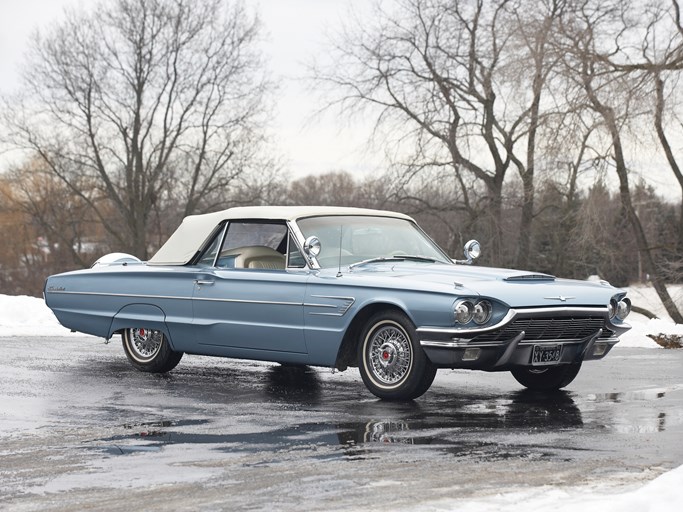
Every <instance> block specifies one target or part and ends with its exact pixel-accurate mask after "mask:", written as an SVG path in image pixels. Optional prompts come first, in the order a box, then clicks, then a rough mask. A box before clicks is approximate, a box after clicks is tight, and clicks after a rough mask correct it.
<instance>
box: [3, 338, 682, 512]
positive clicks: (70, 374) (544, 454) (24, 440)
mask: <svg viewBox="0 0 683 512" xmlns="http://www.w3.org/2000/svg"><path fill="white" fill-rule="evenodd" d="M0 347H1V349H2V359H1V360H0V461H1V462H0V509H3V510H5V509H6V510H13V511H14V510H17V511H22V510H73V509H84V508H88V507H89V508H93V509H107V510H110V509H111V510H116V509H120V510H135V509H144V510H173V509H187V510H240V509H242V510H243V509H254V510H260V509H268V510H271V509H284V510H291V509H302V510H303V509H305V510H338V509H375V510H396V509H411V508H414V507H419V506H422V507H427V508H429V507H433V509H439V507H442V506H446V505H448V503H449V501H448V500H452V499H456V498H458V499H462V500H467V499H473V498H477V497H482V496H487V495H491V494H496V493H498V492H504V491H510V490H518V489H519V488H520V487H522V488H527V487H528V486H544V485H550V486H554V487H560V488H562V487H572V486H583V485H589V486H590V485H594V484H599V485H600V486H605V487H606V488H608V489H610V488H622V487H623V486H629V485H630V486H634V485H637V484H639V483H641V482H644V481H646V480H648V479H652V478H654V477H656V476H657V475H659V474H661V473H662V472H664V471H667V470H669V469H672V468H674V467H677V466H679V465H681V464H683V442H681V439H683V350H679V351H665V350H654V349H626V348H623V349H620V348H616V349H614V350H613V351H612V353H611V354H610V355H609V356H608V357H607V358H606V359H605V360H603V361H596V362H591V363H587V364H586V365H584V368H583V369H582V371H581V373H580V374H579V376H578V377H577V379H576V381H574V383H573V384H572V385H570V386H569V388H568V389H567V391H566V392H562V393H559V394H555V395H550V396H547V395H542V394H536V393H530V392H525V391H523V390H522V388H520V386H519V385H518V384H517V383H516V382H515V381H514V379H513V378H512V377H511V376H510V375H509V374H507V373H503V374H486V373H480V372H476V373H474V372H467V371H452V370H441V371H440V372H439V374H438V375H437V379H436V381H435V383H434V385H433V386H432V388H431V390H430V391H428V392H427V394H426V395H425V396H424V397H422V398H420V399H418V400H416V401H415V402H412V403H387V402H382V401H379V400H376V399H375V398H374V397H373V396H372V395H370V394H369V393H368V392H367V391H366V390H365V388H364V386H363V384H362V382H361V380H360V376H359V375H358V373H357V372H356V371H355V370H349V371H347V372H344V373H335V374H333V373H331V371H330V370H327V369H321V368H304V369H300V368H285V367H281V366H279V365H272V364H261V363H254V362H249V361H237V360H226V359H214V358H203V357H188V356H186V357H185V358H184V359H183V361H182V362H181V363H180V365H179V366H178V368H177V369H176V370H174V371H173V372H171V373H170V374H168V375H164V376H158V375H149V374H144V373H140V372H138V371H136V370H134V369H133V368H132V367H131V366H130V365H129V364H128V362H127V360H126V358H125V356H124V355H123V350H122V348H121V345H120V342H119V341H118V339H115V340H114V341H113V342H112V343H111V344H109V345H104V344H103V342H102V341H101V340H98V339H95V338H88V337H73V338H57V339H50V338H0Z"/></svg>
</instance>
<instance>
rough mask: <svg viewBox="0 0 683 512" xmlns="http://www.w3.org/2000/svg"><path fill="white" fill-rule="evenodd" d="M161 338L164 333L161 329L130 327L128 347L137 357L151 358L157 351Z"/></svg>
mask: <svg viewBox="0 0 683 512" xmlns="http://www.w3.org/2000/svg"><path fill="white" fill-rule="evenodd" d="M163 339H164V335H163V334H162V333H161V331H156V330H154V329H146V328H145V327H136V328H134V329H130V341H131V343H130V348H131V350H133V351H134V352H135V353H136V354H137V355H138V356H139V357H142V358H145V359H149V358H152V357H154V356H155V355H156V353H157V352H159V349H160V348H161V342H162V341H163Z"/></svg>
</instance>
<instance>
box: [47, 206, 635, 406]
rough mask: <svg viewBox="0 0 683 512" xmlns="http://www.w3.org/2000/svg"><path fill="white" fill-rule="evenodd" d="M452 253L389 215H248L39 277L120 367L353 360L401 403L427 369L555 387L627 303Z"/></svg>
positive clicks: (210, 219) (276, 211) (65, 316)
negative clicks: (186, 361)
mask: <svg viewBox="0 0 683 512" xmlns="http://www.w3.org/2000/svg"><path fill="white" fill-rule="evenodd" d="M478 253H479V244H478V243H477V242H475V241H471V242H468V244H467V245H466V248H465V257H466V260H465V261H454V260H452V259H451V258H450V257H449V256H448V255H447V254H446V253H445V252H444V251H443V250H442V249H440V248H439V247H438V246H437V245H436V244H435V243H434V242H433V241H432V240H431V239H430V238H429V236H427V235H426V234H425V233H424V231H422V230H421V229H420V228H419V227H418V226H417V224H416V223H415V221H413V219H411V218H410V217H408V216H406V215H402V214H399V213H393V212H387V211H378V210H366V209H357V208H336V207H246V208H232V209H229V210H225V211H221V212H216V213H210V214H206V215H195V216H190V217H187V218H186V219H185V220H184V221H183V222H182V224H181V225H180V227H179V228H178V229H177V230H176V232H175V233H174V234H173V235H172V236H171V237H170V238H169V239H168V241H167V242H166V244H165V245H164V246H163V247H162V248H161V249H160V250H159V252H157V253H156V254H155V255H154V257H152V258H151V259H150V260H149V261H147V262H141V261H139V260H138V259H137V258H134V257H133V256H129V255H124V254H120V253H117V254H112V255H108V256H106V257H104V258H102V259H100V260H99V261H98V262H96V263H95V264H94V265H93V267H92V268H90V269H87V270H79V271H74V272H67V273H63V274H58V275H54V276H50V277H49V278H48V279H47V281H46V283H45V291H44V295H45V302H46V303H47V305H48V306H49V307H50V308H51V309H52V311H54V313H55V315H56V316H57V318H58V319H59V321H60V322H61V323H62V325H64V326H65V327H68V328H71V329H72V330H75V331H80V332H84V333H88V334H92V335H95V336H101V337H104V338H106V339H109V338H111V337H112V336H113V335H114V334H117V333H119V334H121V336H122V339H123V348H124V350H125V353H126V355H127V356H128V359H129V360H130V361H131V363H132V364H133V365H134V366H135V367H137V368H138V369H140V370H142V371H147V372H168V371H169V370H172V369H173V368H174V367H175V366H176V365H177V364H178V362H179V361H180V359H181V357H182V355H183V353H188V354H202V355H210V356H223V357H233V358H242V359H259V360H265V361H276V362H279V363H282V364H291V365H315V366H327V367H332V368H337V369H339V370H345V369H346V368H347V367H349V366H357V367H358V369H359V371H360V374H361V376H362V378H363V382H364V383H365V385H366V386H367V387H368V389H369V390H370V391H371V392H372V393H373V394H375V395H376V396H378V397H380V398H384V399H398V400H409V399H413V398H417V397H419V396H420V395H422V394H423V393H425V392H426V391H427V389H429V387H430V385H431V384H432V381H433V380H434V376H435V374H436V370H437V369H438V368H467V369H472V370H485V371H510V372H512V375H514V377H515V378H516V379H517V380H518V381H519V382H520V383H521V384H522V385H524V386H526V387H528V388H532V389H541V390H555V389H559V388H562V387H564V386H566V385H568V384H569V383H570V382H571V381H572V380H573V379H574V377H576V375H577V373H578V372H579V369H580V368H581V364H582V363H583V362H584V361H586V360H590V359H600V358H602V357H604V356H605V355H606V354H607V353H608V352H609V351H610V350H611V348H612V347H613V346H614V344H616V343H617V342H618V341H619V340H618V336H619V335H620V334H622V333H624V332H625V331H626V330H628V329H629V326H628V325H626V324H625V323H624V320H625V318H626V316H627V315H628V314H629V312H630V309H631V306H630V301H629V299H627V298H626V297H625V295H626V294H625V292H623V291H622V290H619V289H616V288H614V287H612V286H610V285H609V284H608V283H606V282H588V281H573V280H564V279H557V278H555V277H553V276H550V275H547V274H539V273H532V272H525V271H519V270H507V269H494V268H485V267H477V266H473V265H469V263H471V261H472V259H474V258H475V257H476V256H478Z"/></svg>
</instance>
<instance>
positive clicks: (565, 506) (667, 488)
mask: <svg viewBox="0 0 683 512" xmlns="http://www.w3.org/2000/svg"><path fill="white" fill-rule="evenodd" d="M416 510H419V511H422V512H427V511H429V512H436V511H451V510H457V511H458V512H513V511H518V510H524V512H546V511H547V510H552V511H553V512H571V511H576V510H585V511H598V510H599V511H600V512H679V511H680V510H683V466H679V467H677V468H676V469H674V470H672V471H669V472H667V473H664V474H663V475H660V476H659V477H658V478H655V479H654V480H652V481H651V482H648V483H647V484H645V485H640V486H639V487H635V488H627V489H623V488H617V489H612V490H611V491H610V490H605V489H604V488H603V487H601V486H600V484H596V486H594V487H570V488H558V487H553V486H547V487H532V488H529V489H524V488H521V489H520V490H518V491H514V492H507V493H501V494H497V495H495V496H490V497H487V498H482V499H479V500H477V499H474V500H472V499H468V500H443V501H441V502H430V503H429V505H428V506H424V507H418V508H417V509H416Z"/></svg>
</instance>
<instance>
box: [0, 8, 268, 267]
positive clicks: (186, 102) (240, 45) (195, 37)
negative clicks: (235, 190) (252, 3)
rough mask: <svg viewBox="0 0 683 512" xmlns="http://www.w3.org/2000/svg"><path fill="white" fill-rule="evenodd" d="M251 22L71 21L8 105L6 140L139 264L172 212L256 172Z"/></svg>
mask: <svg viewBox="0 0 683 512" xmlns="http://www.w3.org/2000/svg"><path fill="white" fill-rule="evenodd" d="M258 37H259V23H258V20H257V19H256V18H255V17H254V16H251V15H250V14H248V12H247V11H246V9H245V8H244V6H243V5H242V4H236V5H228V4H226V3H225V2H223V1H222V0H205V1H202V2H193V1H191V0H116V1H114V2H103V3H100V4H98V5H97V6H95V7H94V8H92V9H91V10H88V11H67V12H66V15H65V18H64V20H63V21H62V22H61V23H59V24H58V25H56V26H55V27H54V28H53V29H52V30H50V31H49V32H48V33H47V34H45V35H44V36H40V35H36V37H35V38H34V40H33V43H32V47H31V51H30V53H29V55H28V65H27V69H26V73H25V76H24V82H23V85H22V91H21V92H20V93H19V94H17V95H15V96H14V97H12V98H6V99H5V102H4V109H3V110H4V111H5V114H6V115H5V121H6V122H7V125H8V127H9V133H10V136H9V139H10V142H11V143H13V144H14V145H15V146H17V147H21V148H24V149H26V150H28V152H29V154H30V155H35V156H36V157H37V158H39V159H40V161H41V162H42V165H43V166H44V167H46V168H47V169H49V170H50V172H51V173H53V174H54V176H57V177H58V178H59V179H60V180H61V181H62V182H63V183H64V184H66V185H67V187H68V189H69V190H70V191H71V193H72V194H73V195H74V196H76V197H78V198H79V200H81V201H83V202H84V203H85V204H87V205H89V207H90V208H91V209H92V212H94V214H95V215H96V217H97V218H98V219H99V221H100V222H101V223H102V225H103V226H104V227H105V228H106V229H107V231H108V233H109V235H110V236H111V237H112V238H113V239H114V240H115V243H116V245H118V247H119V248H120V249H122V250H126V251H129V252H132V253H133V254H136V255H137V256H139V257H143V258H144V257H146V256H147V255H148V252H149V243H148V234H147V231H148V229H149V223H150V221H151V219H152V216H153V215H154V213H155V212H157V213H158V212H159V211H164V209H167V207H168V205H169V204H170V205H172V206H173V207H174V208H175V209H176V210H178V211H180V212H182V214H185V215H187V214H191V213H194V212H198V211H202V210H203V209H204V208H209V207H211V206H212V205H213V204H215V202H216V198H217V197H218V198H220V197H221V195H222V194H225V191H226V190H227V189H228V188H229V187H230V186H231V185H232V184H234V183H235V180H236V179H237V178H239V177H240V176H243V175H244V173H246V172H249V170H250V169H252V168H253V167H254V165H255V159H256V156H257V155H258V147H259V145H260V144H261V143H262V141H263V137H264V135H263V133H264V132H263V130H262V128H261V126H262V125H263V121H264V112H265V110H266V107H265V105H264V94H265V93H266V91H267V89H268V83H267V81H266V79H265V78H264V76H263V73H262V68H263V66H262V62H261V59H260V57H259V52H258V49H257V43H258Z"/></svg>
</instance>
